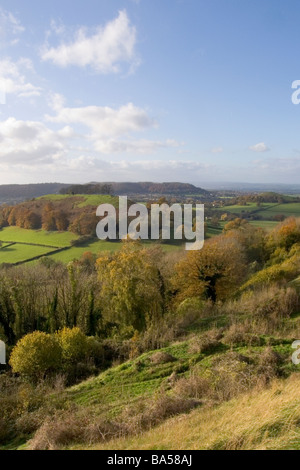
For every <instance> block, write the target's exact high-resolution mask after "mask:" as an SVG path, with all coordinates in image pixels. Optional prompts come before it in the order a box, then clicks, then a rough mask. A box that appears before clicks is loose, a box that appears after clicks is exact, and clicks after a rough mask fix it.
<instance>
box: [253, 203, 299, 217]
mask: <svg viewBox="0 0 300 470" xmlns="http://www.w3.org/2000/svg"><path fill="white" fill-rule="evenodd" d="M279 214H283V215H285V216H287V217H300V203H297V202H294V203H290V204H280V205H278V204H276V205H273V206H272V207H269V208H268V209H267V210H266V211H260V212H257V215H259V216H261V217H265V216H267V217H268V216H270V217H274V216H275V215H279Z"/></svg>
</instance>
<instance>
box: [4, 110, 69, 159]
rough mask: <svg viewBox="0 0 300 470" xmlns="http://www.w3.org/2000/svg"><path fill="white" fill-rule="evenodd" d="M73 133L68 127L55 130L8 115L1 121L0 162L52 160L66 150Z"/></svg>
mask: <svg viewBox="0 0 300 470" xmlns="http://www.w3.org/2000/svg"><path fill="white" fill-rule="evenodd" d="M72 136H73V132H72V129H71V128H69V127H65V128H63V129H61V130H60V131H58V132H54V131H52V130H50V129H48V128H47V127H46V126H45V125H44V124H42V123H40V122H35V121H17V120H16V119H15V118H9V119H7V120H6V121H2V122H0V165H3V164H9V165H16V164H22V165H25V166H31V165H33V166H34V165H39V164H45V163H53V162H55V161H56V160H57V159H59V158H60V157H62V156H63V155H64V154H65V153H66V139H69V138H70V137H72Z"/></svg>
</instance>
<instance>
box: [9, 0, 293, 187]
mask: <svg viewBox="0 0 300 470" xmlns="http://www.w3.org/2000/svg"><path fill="white" fill-rule="evenodd" d="M299 15H300V3H299V1H297V0H288V1H284V0H122V1H121V0H85V1H81V0H80V1H79V0H72V1H71V0H60V1H57V0H52V1H51V2H46V1H44V2H41V1H40V0H27V1H26V2H24V0H9V1H7V0H2V2H1V7H0V102H1V104H0V184H4V183H34V182H50V181H60V182H70V183H72V182H88V181H95V180H97V181H149V180H153V181H184V182H191V183H195V184H205V185H207V184H209V182H218V181H220V182H225V181H227V182H257V183H258V182H260V183H299V178H298V175H299V170H300V141H299V135H300V132H299V131H300V105H299V106H296V105H294V104H293V103H292V101H291V96H292V92H293V90H292V83H293V82H294V81H295V80H300V62H299V59H298V57H299V44H300V28H299V22H298V18H299Z"/></svg>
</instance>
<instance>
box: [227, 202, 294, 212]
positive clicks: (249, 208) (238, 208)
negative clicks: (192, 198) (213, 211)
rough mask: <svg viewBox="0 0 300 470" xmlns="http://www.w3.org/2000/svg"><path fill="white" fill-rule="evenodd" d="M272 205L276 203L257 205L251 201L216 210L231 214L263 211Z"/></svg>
mask: <svg viewBox="0 0 300 470" xmlns="http://www.w3.org/2000/svg"><path fill="white" fill-rule="evenodd" d="M284 205H287V204H284ZM273 206H278V204H274V203H264V204H262V205H261V206H260V207H257V204H256V203H255V202H252V203H249V204H247V206H240V205H235V206H224V207H222V208H220V209H218V210H219V211H224V212H230V213H231V214H240V213H241V212H254V211H255V212H257V211H261V212H263V213H264V212H265V211H266V210H269V209H270V208H271V207H273ZM299 206H300V205H299ZM299 211H300V209H299Z"/></svg>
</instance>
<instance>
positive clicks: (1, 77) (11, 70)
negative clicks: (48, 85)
mask: <svg viewBox="0 0 300 470" xmlns="http://www.w3.org/2000/svg"><path fill="white" fill-rule="evenodd" d="M25 70H27V71H29V70H32V64H31V61H30V60H29V59H20V60H18V61H17V62H13V61H12V60H11V59H9V58H7V59H2V60H0V90H1V92H2V93H7V94H16V95H17V96H20V97H32V96H39V95H40V94H41V88H39V87H36V86H34V85H32V84H31V83H30V82H28V81H27V79H26V77H25V75H24V71H25Z"/></svg>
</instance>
